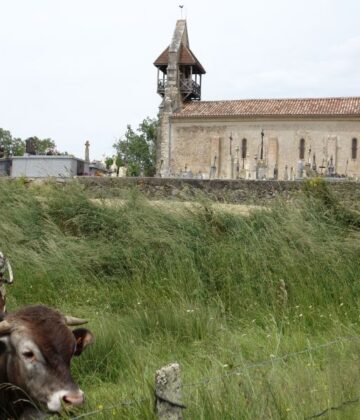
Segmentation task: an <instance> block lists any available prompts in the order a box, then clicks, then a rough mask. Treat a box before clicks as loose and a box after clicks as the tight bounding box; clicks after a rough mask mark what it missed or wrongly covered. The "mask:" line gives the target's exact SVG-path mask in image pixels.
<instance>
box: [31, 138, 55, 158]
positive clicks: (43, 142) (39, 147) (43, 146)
mask: <svg viewBox="0 0 360 420" xmlns="http://www.w3.org/2000/svg"><path fill="white" fill-rule="evenodd" d="M33 139H34V142H35V150H36V153H38V154H39V155H43V154H45V153H46V152H47V151H48V150H55V149H56V144H55V142H54V140H52V139H50V138H46V139H39V138H38V137H33Z"/></svg>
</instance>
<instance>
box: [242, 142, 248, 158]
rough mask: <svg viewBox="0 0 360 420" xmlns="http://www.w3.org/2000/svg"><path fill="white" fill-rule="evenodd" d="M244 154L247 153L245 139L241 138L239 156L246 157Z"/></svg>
mask: <svg viewBox="0 0 360 420" xmlns="http://www.w3.org/2000/svg"><path fill="white" fill-rule="evenodd" d="M246 155H247V140H246V139H242V140H241V158H242V159H246Z"/></svg>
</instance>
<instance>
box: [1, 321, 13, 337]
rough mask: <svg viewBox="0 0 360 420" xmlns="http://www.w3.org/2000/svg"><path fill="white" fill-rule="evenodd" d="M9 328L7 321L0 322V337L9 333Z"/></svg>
mask: <svg viewBox="0 0 360 420" xmlns="http://www.w3.org/2000/svg"><path fill="white" fill-rule="evenodd" d="M10 329H11V326H10V324H9V323H8V322H7V321H1V322H0V336H1V335H4V334H8V333H9V332H10Z"/></svg>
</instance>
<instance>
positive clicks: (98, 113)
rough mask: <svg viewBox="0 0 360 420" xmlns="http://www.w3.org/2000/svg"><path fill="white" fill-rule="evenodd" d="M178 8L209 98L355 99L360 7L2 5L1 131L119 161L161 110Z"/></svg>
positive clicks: (93, 1)
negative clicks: (161, 76) (119, 144)
mask: <svg viewBox="0 0 360 420" xmlns="http://www.w3.org/2000/svg"><path fill="white" fill-rule="evenodd" d="M182 3H183V4H185V8H184V17H185V16H186V17H187V23H188V32H189V39H190V47H191V49H192V51H193V52H194V54H195V55H196V56H197V58H198V59H199V61H200V62H201V63H202V65H203V66H204V67H205V69H206V71H207V74H206V75H205V76H204V77H203V90H202V99H203V100H217V99H245V98H281V97H319V96H324V97H329V96H360V1H359V0H302V1H295V0H252V1H241V0H223V1H220V0H217V1H215V0H187V1H185V0H177V1H175V0H132V1H121V0H101V1H100V0H57V1H55V0H0V57H1V64H0V127H1V128H4V129H7V130H10V131H11V132H12V134H13V135H14V136H19V137H22V138H27V137H30V136H35V135H36V136H38V137H42V138H44V137H51V138H52V139H53V140H55V142H56V144H57V146H58V149H59V150H60V151H68V152H69V153H73V154H75V155H77V156H79V157H83V155H84V146H83V145H84V143H85V140H87V139H89V140H90V143H91V149H90V154H91V158H92V159H93V158H97V159H100V158H101V157H102V155H103V154H106V155H110V154H112V153H113V149H112V144H113V143H114V141H115V140H116V139H117V138H118V137H120V136H121V135H123V134H124V132H125V130H126V126H127V124H131V125H132V126H133V128H137V126H138V124H139V123H140V122H141V121H142V120H143V119H144V118H145V117H146V116H150V117H154V116H156V114H157V112H158V106H159V104H160V102H161V98H160V97H159V96H158V95H157V94H156V74H157V72H156V68H155V67H154V66H153V64H152V63H153V62H154V61H155V59H156V58H157V57H158V55H159V54H160V53H161V52H162V51H163V50H164V49H165V48H166V47H167V46H168V45H169V43H170V41H171V37H172V34H173V31H174V27H175V23H176V20H177V19H179V18H180V17H181V14H180V9H179V8H178V5H179V4H182Z"/></svg>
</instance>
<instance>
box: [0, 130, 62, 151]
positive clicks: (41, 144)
mask: <svg viewBox="0 0 360 420" xmlns="http://www.w3.org/2000/svg"><path fill="white" fill-rule="evenodd" d="M32 138H33V141H34V143H35V150H36V153H38V154H40V155H41V154H45V153H46V152H47V151H48V150H49V149H50V150H54V149H55V148H56V145H55V142H54V141H53V140H51V139H50V138H46V139H39V138H38V137H32ZM24 153H25V141H24V140H22V139H20V138H17V137H13V136H12V135H11V133H10V131H8V130H4V129H3V128H0V157H1V155H4V156H23V155H24Z"/></svg>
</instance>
